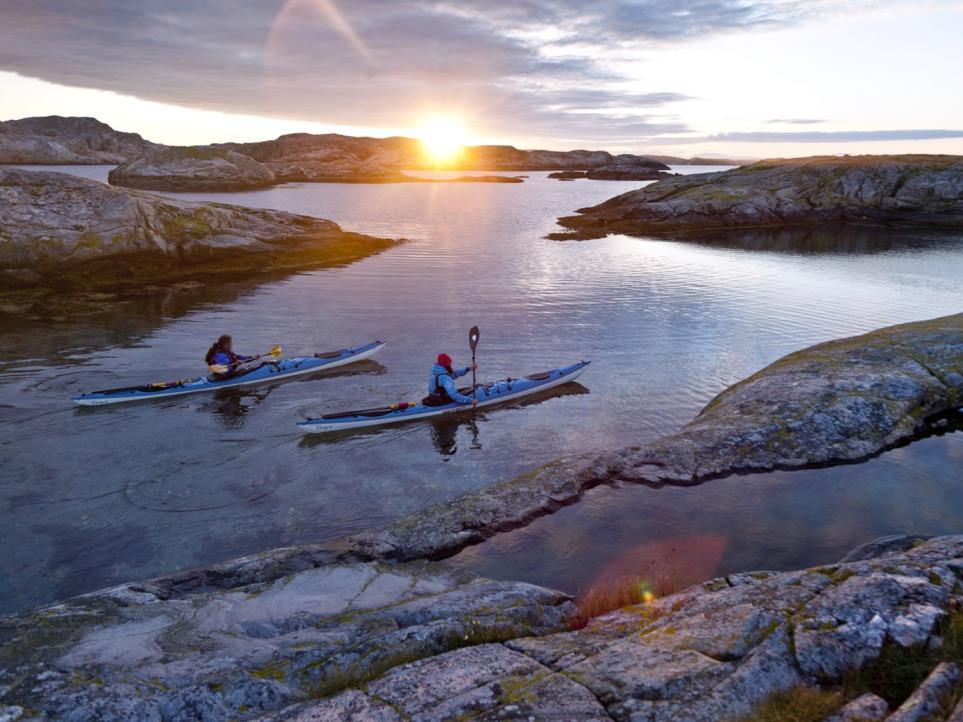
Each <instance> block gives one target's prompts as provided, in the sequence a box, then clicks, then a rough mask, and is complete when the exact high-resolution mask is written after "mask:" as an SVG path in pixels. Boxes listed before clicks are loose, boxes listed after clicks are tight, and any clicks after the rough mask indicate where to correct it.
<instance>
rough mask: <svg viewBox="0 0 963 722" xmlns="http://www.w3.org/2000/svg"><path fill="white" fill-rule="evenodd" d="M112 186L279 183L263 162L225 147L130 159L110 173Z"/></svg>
mask: <svg viewBox="0 0 963 722" xmlns="http://www.w3.org/2000/svg"><path fill="white" fill-rule="evenodd" d="M108 181H109V182H110V184H111V185H117V186H124V187H127V188H142V189H146V190H161V191H173V192H202V191H215V192H216V191H244V190H253V189H257V188H266V187H268V186H271V185H274V184H275V183H277V178H276V177H275V175H274V173H272V172H271V170H270V169H269V168H268V167H267V166H266V165H264V164H262V163H258V162H257V161H256V160H254V159H253V158H250V157H248V156H246V155H242V154H241V153H235V152H234V151H232V150H227V149H226V148H212V147H209V146H191V147H186V148H163V149H161V150H155V151H150V152H148V153H146V154H145V155H143V156H141V157H139V158H135V159H134V160H130V161H127V162H126V163H123V164H121V165H119V166H117V167H116V168H114V169H113V170H112V171H110V174H109V175H108Z"/></svg>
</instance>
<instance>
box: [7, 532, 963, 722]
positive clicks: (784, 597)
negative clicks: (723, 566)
mask: <svg viewBox="0 0 963 722" xmlns="http://www.w3.org/2000/svg"><path fill="white" fill-rule="evenodd" d="M961 576H963V536H952V537H940V538H936V539H932V540H930V541H926V542H922V543H920V544H919V545H917V546H916V547H914V548H912V549H910V550H906V551H899V552H891V553H884V554H883V555H882V556H879V557H876V558H872V559H865V560H862V561H858V562H851V563H845V564H844V563H840V564H835V565H830V566H827V567H820V568H814V569H809V570H804V571H797V572H784V573H768V572H756V573H746V574H738V575H730V576H729V577H725V578H719V579H714V580H711V581H709V582H706V583H704V584H701V585H697V586H694V587H690V588H689V589H686V590H684V591H682V592H679V593H677V594H673V595H670V596H667V597H664V598H661V599H657V600H654V601H651V602H648V603H644V604H638V605H634V606H629V607H625V608H623V609H621V610H618V611H615V612H611V613H609V614H605V615H603V616H600V617H597V618H595V619H592V620H590V621H589V623H588V624H587V626H585V627H584V628H581V629H571V628H570V625H571V623H572V621H573V619H574V605H573V604H572V602H571V601H570V600H569V599H568V598H567V597H566V596H565V595H563V594H560V593H558V592H553V591H551V590H547V589H544V588H541V587H536V586H532V585H528V584H518V583H512V582H496V581H491V580H486V579H481V578H477V577H474V576H472V575H468V574H465V573H463V572H457V571H454V570H451V569H450V568H447V567H445V566H444V565H443V564H439V563H430V562H422V563H408V564H397V565H380V564H350V565H327V566H321V567H318V568H314V569H308V570H305V571H302V572H300V573H297V574H293V575H289V576H287V577H283V578H280V579H277V580H274V581H265V582H260V583H257V584H253V585H244V586H240V587H236V588H232V589H225V590H221V591H210V590H198V591H196V592H194V593H190V594H181V595H174V596H168V595H167V594H166V593H163V592H162V591H160V590H159V589H157V588H151V587H150V585H127V586H124V587H118V588H115V589H112V590H106V591H104V592H99V593H97V594H93V595H87V596H85V597H79V598H77V599H74V600H71V601H70V602H68V603H66V604H60V605H56V606H54V607H49V608H46V609H41V610H37V611H34V612H28V613H24V614H21V615H19V616H15V617H7V618H4V619H2V620H0V639H2V642H3V644H2V652H0V704H2V705H5V707H3V708H2V709H14V708H19V709H21V710H23V715H22V716H23V717H24V718H26V719H36V718H43V717H47V718H53V719H68V720H93V719H97V720H123V719H130V718H137V719H148V720H195V719H228V718H236V719H252V718H257V719H281V720H298V721H301V722H306V721H307V720H341V719H344V720H348V719H377V720H399V719H400V720H454V719H458V720H468V719H480V720H481V719H484V720H488V719H529V718H535V719H569V720H606V719H615V720H652V721H661V720H667V721H668V720H706V721H709V720H722V719H738V718H740V717H741V716H743V715H750V714H752V712H753V711H754V709H755V708H756V707H757V706H758V705H759V704H760V703H762V702H763V701H765V700H767V699H768V698H769V697H771V696H772V695H774V694H777V693H786V692H788V691H790V690H793V689H795V688H797V687H800V686H820V685H821V686H827V685H829V686H830V687H832V685H838V684H840V683H841V682H842V681H843V680H845V679H851V675H852V674H853V673H854V672H857V671H859V670H861V669H866V668H868V667H869V666H872V665H874V664H877V663H878V662H879V661H880V660H881V659H883V658H884V657H885V656H886V655H890V656H892V654H893V653H894V651H898V650H907V651H911V650H917V649H921V650H932V649H936V648H938V647H939V645H940V644H941V643H942V642H943V640H944V638H945V637H946V635H947V634H948V633H949V632H950V631H951V629H952V625H953V624H954V622H953V620H954V619H957V620H958V619H959V615H960V614H961V612H960V605H961V603H963V596H961V591H960V589H961V587H960V578H961ZM927 674H928V675H929V676H928V677H927V676H926V675H927ZM959 677H960V672H959V668H958V667H957V666H956V665H955V664H939V665H936V666H935V668H934V669H932V670H930V669H927V670H926V671H925V672H924V673H923V675H922V677H921V680H920V681H921V684H920V685H919V687H918V689H917V691H916V692H914V693H913V694H910V695H908V696H907V698H906V699H900V700H899V701H898V704H897V706H898V707H899V709H898V710H897V712H896V713H895V715H894V717H892V719H922V718H925V715H930V716H931V717H932V716H933V714H934V709H936V708H935V707H934V704H936V703H937V701H938V702H939V704H946V702H947V700H950V701H952V699H953V698H952V694H953V693H954V692H955V691H956V690H957V689H958V685H959ZM848 689H849V698H843V697H841V698H840V700H839V705H840V709H839V710H838V711H837V712H834V714H835V715H836V717H833V719H859V718H860V716H859V715H860V714H861V715H862V717H863V718H868V719H880V718H881V716H880V715H881V714H882V711H883V710H884V709H888V708H886V707H884V705H886V702H885V701H883V700H880V699H879V698H878V697H877V696H874V695H872V694H870V692H871V690H869V689H860V688H858V687H853V686H852V685H850V687H849V688H848ZM881 703H882V704H881ZM871 714H872V715H875V716H869V715H871ZM900 715H903V716H900ZM937 718H940V719H942V717H937Z"/></svg>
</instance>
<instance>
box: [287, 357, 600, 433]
mask: <svg viewBox="0 0 963 722" xmlns="http://www.w3.org/2000/svg"><path fill="white" fill-rule="evenodd" d="M588 365H589V362H588V361H579V362H578V363H575V364H571V365H570V366H563V367H562V368H557V369H552V370H551V371H544V372H542V373H538V374H532V375H531V376H526V377H525V378H521V379H511V378H509V379H505V380H503V381H495V382H493V383H490V384H479V385H478V391H477V394H476V395H477V398H478V408H481V407H483V406H494V405H495V404H502V403H505V402H508V401H514V400H515V399H520V398H522V397H523V396H530V395H531V394H535V393H538V392H539V391H545V390H547V389H551V388H554V387H556V386H561V385H562V384H567V383H569V382H571V381H574V380H575V379H577V378H578V377H579V376H581V375H582V372H583V371H584V370H585V367H586V366H588ZM462 393H465V394H470V393H471V389H464V390H462ZM471 408H472V407H471V405H470V404H459V403H456V402H454V401H453V402H451V403H448V404H444V405H442V406H425V405H424V404H422V403H420V402H417V403H400V404H393V405H391V406H384V407H381V408H376V409H363V410H361V411H347V412H344V413H340V414H328V415H325V416H321V417H319V418H317V419H308V420H307V421H299V422H298V427H299V428H300V429H301V430H302V431H304V432H307V433H309V434H325V433H331V432H334V431H343V430H345V429H360V428H364V427H367V426H383V425H385V424H397V423H400V422H402V421H415V420H420V419H428V418H432V417H437V416H448V415H450V414H457V413H461V412H463V411H470V410H471Z"/></svg>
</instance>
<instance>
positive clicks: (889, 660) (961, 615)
mask: <svg viewBox="0 0 963 722" xmlns="http://www.w3.org/2000/svg"><path fill="white" fill-rule="evenodd" d="M939 634H940V636H941V637H942V638H943V644H941V645H940V646H939V647H937V648H935V649H933V648H930V647H929V646H922V647H910V648H905V647H900V646H899V645H896V644H887V645H886V647H884V648H883V653H882V654H881V655H880V657H879V658H878V659H877V660H876V661H875V662H873V663H872V664H871V665H869V666H868V667H866V668H865V669H861V670H859V671H857V672H854V673H853V674H851V675H850V676H848V677H847V678H846V679H845V680H844V681H843V685H842V688H843V689H844V690H845V691H846V692H847V693H848V694H847V696H849V697H855V696H857V693H858V694H862V693H864V692H873V693H874V694H877V695H879V696H880V697H882V698H883V699H885V700H886V701H887V702H889V704H890V706H891V707H894V708H895V707H896V706H898V705H900V704H902V703H903V701H904V700H905V699H906V698H907V697H909V696H910V695H911V694H912V693H913V691H914V690H915V689H916V688H917V687H919V686H920V684H921V683H922V682H923V680H924V679H926V677H927V675H928V674H929V673H930V672H932V671H933V668H934V667H935V666H936V665H937V664H939V663H940V662H956V663H957V664H963V611H961V610H958V611H956V612H954V613H953V614H951V615H950V616H949V617H948V618H947V619H946V620H945V621H944V622H943V624H942V625H940V629H939Z"/></svg>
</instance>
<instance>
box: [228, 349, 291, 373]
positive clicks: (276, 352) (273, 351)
mask: <svg viewBox="0 0 963 722" xmlns="http://www.w3.org/2000/svg"><path fill="white" fill-rule="evenodd" d="M280 355H281V347H280V346H275V347H274V348H272V349H271V350H270V351H268V352H267V353H259V354H258V355H257V356H251V358H249V359H244V360H242V361H235V362H234V363H229V364H224V371H227V370H228V369H232V368H234V367H235V366H240V365H241V364H249V363H251V362H252V361H257V360H258V359H262V358H264V357H265V356H280ZM215 373H223V372H222V371H218V372H215Z"/></svg>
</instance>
